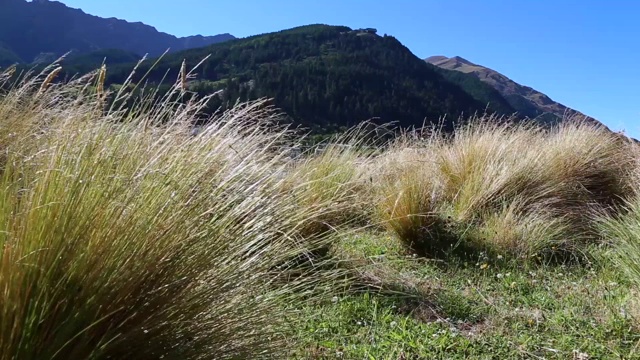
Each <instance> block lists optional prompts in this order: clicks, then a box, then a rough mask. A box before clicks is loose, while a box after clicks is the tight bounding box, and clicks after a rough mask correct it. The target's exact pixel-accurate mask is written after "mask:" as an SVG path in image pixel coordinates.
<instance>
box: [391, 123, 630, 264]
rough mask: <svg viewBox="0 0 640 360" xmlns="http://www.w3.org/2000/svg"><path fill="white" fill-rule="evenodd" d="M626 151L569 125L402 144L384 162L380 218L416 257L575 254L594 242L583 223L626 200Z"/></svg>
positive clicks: (594, 129) (486, 127)
mask: <svg viewBox="0 0 640 360" xmlns="http://www.w3.org/2000/svg"><path fill="white" fill-rule="evenodd" d="M632 146H633V145H632V144H631V143H630V142H627V141H625V140H623V139H621V138H620V137H619V136H617V135H616V134H613V133H611V132H609V131H608V130H606V129H604V128H602V127H598V126H596V125H592V124H588V123H584V122H579V121H571V120H567V121H566V122H564V123H562V124H561V125H558V126H557V127H554V128H551V129H545V128H542V127H538V126H536V125H532V124H528V123H510V122H500V121H498V119H494V118H484V119H473V121H471V122H470V123H469V124H466V125H463V126H461V127H459V128H457V129H456V131H455V132H454V133H453V134H452V135H451V136H445V135H443V134H440V133H437V132H436V133H434V134H432V135H428V136H426V137H422V136H418V135H415V134H413V135H407V136H405V137H404V138H403V139H401V140H399V141H398V143H397V144H396V145H395V146H394V147H392V149H391V150H390V151H389V152H388V153H387V154H386V155H385V156H384V157H383V159H382V160H381V161H382V163H383V165H382V167H383V169H384V170H383V171H382V174H383V175H382V176H381V179H380V181H379V183H380V186H379V194H380V196H379V198H378V199H379V200H378V207H379V209H380V211H379V214H380V215H381V218H382V220H383V221H384V222H385V223H386V224H387V225H388V228H389V229H390V230H391V231H392V232H393V233H394V234H396V236H398V237H399V238H400V239H402V240H403V241H404V242H405V243H406V244H407V246H408V247H409V248H410V249H411V251H413V252H415V253H418V254H421V255H435V254H438V253H442V252H445V253H447V252H450V250H451V249H452V248H457V249H458V250H461V251H462V252H465V253H476V252H477V251H479V250H489V251H491V252H494V253H495V254H504V255H510V256H511V257H514V258H527V257H531V256H534V255H538V254H540V252H543V253H556V254H559V253H564V254H576V253H578V252H580V249H581V248H582V247H583V244H584V243H588V242H591V241H593V240H594V239H595V238H596V231H594V228H593V221H592V220H593V219H592V217H590V216H588V214H590V213H592V212H593V211H594V210H595V209H599V210H602V211H609V210H610V209H612V208H614V207H615V206H618V205H619V204H621V203H622V202H623V201H624V200H625V199H628V198H629V196H630V194H631V193H632V191H631V184H630V179H631V176H630V170H631V169H632V168H633V166H632V164H633V156H632V151H631V149H632Z"/></svg>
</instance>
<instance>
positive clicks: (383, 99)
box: [107, 25, 513, 132]
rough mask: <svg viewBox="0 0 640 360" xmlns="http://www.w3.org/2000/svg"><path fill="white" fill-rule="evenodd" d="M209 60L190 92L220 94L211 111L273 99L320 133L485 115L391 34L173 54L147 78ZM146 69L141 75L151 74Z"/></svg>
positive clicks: (258, 39)
mask: <svg viewBox="0 0 640 360" xmlns="http://www.w3.org/2000/svg"><path fill="white" fill-rule="evenodd" d="M208 55H210V57H209V58H208V60H207V61H205V62H204V64H203V65H202V66H201V68H200V69H199V70H197V73H198V77H197V80H196V81H192V82H191V84H190V88H191V90H193V91H196V92H198V93H200V94H202V95H204V94H211V93H214V92H216V91H220V93H219V96H216V97H215V98H214V99H213V100H212V105H211V107H212V109H216V108H218V107H219V106H222V107H223V108H224V107H226V106H229V105H230V104H231V103H233V102H235V101H236V100H237V99H238V98H239V99H241V100H247V99H256V98H261V97H268V98H273V99H274V104H275V105H276V106H278V107H279V108H281V109H282V110H284V111H285V112H286V113H287V114H288V115H289V116H290V117H291V119H292V120H293V121H294V123H296V124H302V125H304V126H306V127H309V128H312V129H314V130H315V131H317V132H326V131H335V130H337V129H339V128H342V127H346V126H352V125H354V124H356V123H359V122H361V121H364V120H369V119H372V118H378V120H377V121H378V122H380V123H387V122H396V123H397V125H399V126H402V127H411V126H422V125H423V123H424V122H425V119H426V121H427V123H433V122H437V121H439V119H441V118H443V117H444V118H446V121H445V123H444V126H445V128H450V127H451V126H452V124H453V122H454V120H457V119H458V118H459V117H460V116H463V115H464V116H468V115H470V114H472V113H476V112H480V113H481V112H484V111H485V109H486V107H487V104H486V103H483V102H480V101H478V100H477V99H475V98H474V97H473V96H471V95H470V94H469V93H467V92H465V91H464V89H462V88H461V87H460V86H458V85H456V84H454V83H452V82H450V81H448V80H447V79H445V78H444V77H443V76H442V75H441V74H440V73H439V72H438V71H436V69H434V68H433V67H432V66H430V65H428V64H426V63H425V62H424V61H423V60H421V59H419V58H418V57H416V56H415V55H414V54H413V53H411V51H409V50H408V49H407V48H406V47H405V46H403V45H402V44H401V43H400V42H399V41H398V40H396V39H395V38H394V37H392V36H386V35H385V36H379V35H377V34H376V32H375V30H374V29H360V30H352V29H350V28H348V27H339V26H327V25H310V26H304V27H299V28H294V29H290V30H285V31H281V32H276V33H270V34H263V35H258V36H253V37H249V38H246V39H239V40H234V41H230V42H225V43H221V44H216V45H212V46H209V47H206V48H201V49H193V50H188V51H183V52H180V53H176V54H170V55H168V56H166V57H165V58H164V59H163V60H162V61H160V63H159V64H157V65H156V67H155V68H154V69H152V70H151V73H150V75H149V78H148V80H150V81H152V82H156V83H157V82H160V81H161V80H162V79H163V78H164V76H165V74H166V73H167V72H168V73H169V77H168V79H175V78H176V77H177V75H178V71H179V69H180V66H181V63H182V61H183V59H186V63H187V66H188V67H193V66H194V65H195V64H197V63H198V62H200V60H202V59H204V58H205V57H206V56H208ZM152 62H153V61H151V62H149V64H151V63H152ZM148 66H149V65H146V66H143V67H142V68H141V69H140V70H139V71H138V74H144V73H146V71H147V70H148ZM132 67H133V64H126V65H119V66H110V67H109V71H108V77H107V81H108V82H109V83H122V82H123V81H124V79H125V78H126V77H127V75H128V73H129V71H130V70H131V68H132ZM503 101H504V100H503ZM505 103H506V102H505ZM492 106H493V105H492V104H490V106H489V109H488V110H489V111H493V112H498V113H501V114H502V113H505V112H509V113H510V112H513V109H511V108H510V107H509V108H508V109H506V110H505V109H501V108H494V107H492ZM507 107H508V105H507Z"/></svg>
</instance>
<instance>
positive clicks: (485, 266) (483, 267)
mask: <svg viewBox="0 0 640 360" xmlns="http://www.w3.org/2000/svg"><path fill="white" fill-rule="evenodd" d="M488 267H489V264H482V265H480V269H481V270H484V269H486V268H488Z"/></svg>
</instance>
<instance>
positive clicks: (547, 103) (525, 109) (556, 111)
mask: <svg viewBox="0 0 640 360" xmlns="http://www.w3.org/2000/svg"><path fill="white" fill-rule="evenodd" d="M425 61H426V62H428V63H430V64H433V65H434V66H437V67H438V68H440V69H443V71H445V72H446V74H447V75H445V76H446V77H447V78H448V79H449V80H452V81H454V82H457V81H456V80H455V79H454V77H456V76H460V77H463V76H466V78H467V79H468V75H472V76H473V77H474V78H475V79H476V81H481V82H484V83H485V84H487V85H489V86H491V87H492V88H494V89H495V91H497V92H499V93H500V94H501V95H502V96H503V97H504V99H506V101H507V102H508V104H509V105H511V106H512V107H513V108H514V109H515V110H517V111H518V113H519V114H521V115H523V116H526V117H529V118H536V119H539V120H540V121H543V122H550V123H554V122H558V121H560V120H562V118H563V117H566V116H579V117H585V118H586V119H587V120H590V121H596V120H595V119H592V118H589V117H587V116H586V115H584V114H582V113H580V112H578V111H577V110H574V109H571V108H568V107H566V106H565V105H562V104H560V103H558V102H555V101H553V100H551V98H549V97H548V96H547V95H545V94H543V93H541V92H539V91H537V90H535V89H532V88H531V87H528V86H524V85H520V84H518V83H517V82H515V81H513V80H511V79H509V78H508V77H506V76H504V75H503V74H501V73H499V72H497V71H495V70H493V69H489V68H487V67H484V66H481V65H477V64H474V63H472V62H471V61H469V60H466V59H463V58H461V57H459V56H454V57H451V58H448V57H446V56H432V57H430V58H427V59H426V60H425ZM452 71H453V72H452ZM443 74H445V73H443Z"/></svg>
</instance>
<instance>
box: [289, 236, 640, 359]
mask: <svg viewBox="0 0 640 360" xmlns="http://www.w3.org/2000/svg"><path fill="white" fill-rule="evenodd" d="M392 243H393V240H391V239H390V238H388V237H387V236H385V235H381V234H367V233H365V234H361V235H359V236H348V237H346V238H345V240H344V241H343V242H342V244H341V247H340V250H338V252H339V254H340V255H341V256H344V257H345V258H349V259H351V261H353V262H360V263H362V262H365V263H368V264H367V265H366V266H365V267H364V268H361V269H363V270H360V271H361V276H360V281H361V282H362V283H365V284H369V285H370V286H371V287H370V289H369V290H366V291H361V289H359V291H352V292H350V293H348V294H339V293H338V294H336V295H335V297H334V298H326V299H325V301H324V303H323V304H319V305H316V306H313V307H304V308H302V309H301V310H302V311H303V314H304V316H305V317H306V319H307V320H306V321H305V322H303V323H304V324H306V326H305V327H304V328H303V329H301V330H300V336H301V338H302V339H304V341H303V342H302V343H301V344H300V347H299V349H298V350H297V351H296V352H295V353H293V354H291V357H292V358H309V359H394V360H395V359H573V358H577V356H578V354H579V353H582V354H588V356H589V358H590V359H613V358H624V359H633V358H638V357H640V347H639V344H640V334H639V333H638V328H637V322H636V320H637V319H634V318H633V317H632V316H633V301H632V300H633V293H632V292H631V291H630V287H629V282H628V281H626V280H625V277H623V276H621V275H619V274H617V273H616V272H615V271H611V270H608V269H607V268H604V267H599V266H595V265H594V266H593V267H589V266H586V267H585V266H579V265H566V266H558V265H553V266H551V265H541V266H529V267H522V266H519V265H517V264H514V263H504V262H503V263H500V262H498V263H496V262H495V261H490V260H488V259H482V258H481V257H480V258H478V261H477V262H468V263H463V262H459V261H458V260H456V261H455V262H443V261H434V260H426V259H420V258H415V257H413V256H410V255H406V254H404V253H403V252H402V251H398V250H399V249H400V247H394V246H393V245H389V244H392ZM598 251H599V250H598ZM485 265H488V266H485ZM574 356H576V357H574Z"/></svg>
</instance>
